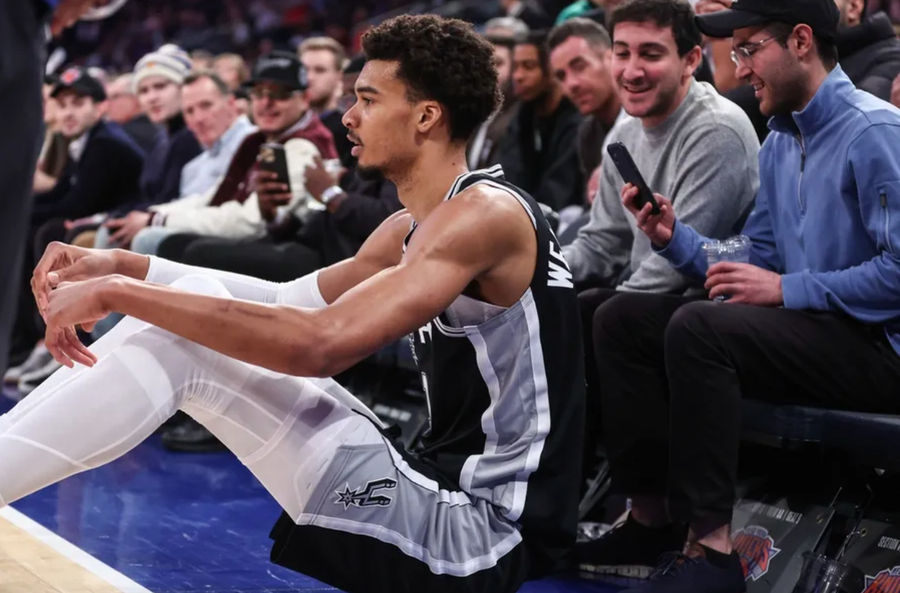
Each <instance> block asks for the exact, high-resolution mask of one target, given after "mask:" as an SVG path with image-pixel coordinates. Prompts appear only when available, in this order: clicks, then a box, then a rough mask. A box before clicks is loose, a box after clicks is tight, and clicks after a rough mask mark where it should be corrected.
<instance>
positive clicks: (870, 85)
mask: <svg viewBox="0 0 900 593" xmlns="http://www.w3.org/2000/svg"><path fill="white" fill-rule="evenodd" d="M836 2H837V5H838V8H840V10H841V25H842V26H841V28H840V29H838V38H837V48H838V56H839V57H840V63H841V68H843V69H844V72H846V73H847V76H849V77H850V80H852V81H853V84H855V85H856V87H857V88H860V89H862V90H864V91H868V92H870V93H872V94H873V95H875V96H876V97H878V98H879V99H884V100H885V101H887V100H889V99H890V97H891V82H892V81H893V80H894V77H895V76H897V74H898V73H900V40H898V39H897V34H896V33H895V32H894V26H893V24H891V19H890V17H888V15H887V14H885V13H883V12H877V13H875V14H873V15H871V16H868V17H867V16H865V8H866V7H865V4H864V3H863V0H836Z"/></svg>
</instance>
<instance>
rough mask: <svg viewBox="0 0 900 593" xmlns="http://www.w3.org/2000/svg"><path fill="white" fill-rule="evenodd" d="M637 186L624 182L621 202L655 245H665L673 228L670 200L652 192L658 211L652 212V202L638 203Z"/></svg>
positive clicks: (673, 211)
mask: <svg viewBox="0 0 900 593" xmlns="http://www.w3.org/2000/svg"><path fill="white" fill-rule="evenodd" d="M639 194H640V192H639V191H638V188H637V187H636V186H635V185H633V184H631V183H626V184H625V186H624V187H622V204H623V205H624V206H625V209H626V210H628V211H629V212H631V214H633V215H634V218H635V220H636V221H637V225H638V228H639V229H641V231H643V233H644V234H645V235H647V237H648V238H649V239H650V242H651V243H653V244H654V245H656V246H657V247H665V246H666V245H668V244H669V241H671V240H672V231H673V229H674V228H675V210H674V209H673V208H672V202H671V201H670V200H669V199H668V198H664V197H663V196H661V195H659V194H653V197H654V198H656V203H657V204H659V213H658V214H653V204H652V203H650V202H646V203H644V204H643V206H641V205H639Z"/></svg>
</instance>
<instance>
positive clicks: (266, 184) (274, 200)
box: [253, 170, 293, 222]
mask: <svg viewBox="0 0 900 593" xmlns="http://www.w3.org/2000/svg"><path fill="white" fill-rule="evenodd" d="M253 191H255V192H256V199H257V202H258V204H259V214H260V216H262V218H263V220H266V221H269V222H272V221H273V220H275V212H276V210H277V209H278V207H279V206H284V205H286V204H288V203H290V201H291V198H293V195H292V194H291V188H290V187H288V185H287V184H286V183H281V182H279V181H278V173H275V172H274V171H262V170H260V171H257V173H256V175H255V177H254V179H253Z"/></svg>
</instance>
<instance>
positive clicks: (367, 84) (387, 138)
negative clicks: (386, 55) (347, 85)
mask: <svg viewBox="0 0 900 593" xmlns="http://www.w3.org/2000/svg"><path fill="white" fill-rule="evenodd" d="M397 67H398V64H397V62H391V61H385V60H369V61H368V62H366V65H365V66H364V67H363V70H362V72H360V74H359V78H358V79H357V80H356V103H354V104H353V106H352V107H351V108H350V109H349V110H347V112H346V113H345V114H344V118H343V123H344V125H345V126H347V129H348V130H349V133H348V134H347V137H348V138H349V139H350V141H351V142H353V144H354V145H355V146H354V147H353V151H352V153H353V156H354V157H356V159H357V162H358V164H359V167H360V168H361V169H363V170H365V169H368V170H378V171H381V172H382V173H384V174H385V175H386V176H390V174H391V172H392V171H402V170H404V169H405V168H406V167H407V165H408V164H409V163H411V162H412V161H413V160H414V159H415V156H416V154H417V152H418V147H417V144H416V125H415V124H416V118H417V111H416V105H417V103H416V102H414V101H411V100H410V98H409V92H408V91H409V89H408V87H407V85H406V83H405V82H403V81H402V80H400V79H399V78H397Z"/></svg>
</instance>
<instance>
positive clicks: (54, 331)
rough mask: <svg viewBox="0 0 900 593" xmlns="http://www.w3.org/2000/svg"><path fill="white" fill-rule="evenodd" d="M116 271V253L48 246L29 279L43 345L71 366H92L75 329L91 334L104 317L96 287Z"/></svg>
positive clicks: (91, 355)
mask: <svg viewBox="0 0 900 593" xmlns="http://www.w3.org/2000/svg"><path fill="white" fill-rule="evenodd" d="M115 272H116V261H115V252H114V251H110V250H100V249H86V248H83V247H75V246H74V245H66V244H64V243H59V242H54V243H51V244H50V245H49V246H48V247H47V249H46V251H45V252H44V255H43V257H41V261H39V262H38V265H37V266H36V267H35V269H34V273H33V274H32V277H31V290H32V292H33V293H34V299H35V302H36V303H37V306H38V310H39V311H40V313H41V317H43V319H44V322H45V323H46V324H47V331H46V336H45V346H46V347H47V350H49V351H50V353H51V354H53V357H54V358H55V359H56V360H57V361H58V362H60V363H61V364H64V365H65V366H68V367H71V366H73V364H74V363H76V362H77V363H80V364H84V365H87V366H92V365H93V364H94V363H95V362H96V361H97V357H96V356H94V354H93V353H92V352H91V351H90V350H88V349H87V347H86V346H85V345H84V344H82V343H81V341H80V340H79V339H78V335H77V333H76V332H75V326H76V325H81V326H82V327H83V328H84V329H86V330H88V331H90V329H92V328H93V326H94V323H96V322H97V321H98V320H100V319H102V318H103V317H105V316H106V315H107V314H108V313H109V312H108V311H104V310H103V308H102V305H101V302H100V298H99V290H98V289H99V288H100V286H99V284H100V283H102V282H105V281H106V280H107V279H108V278H109V277H110V275H112V274H114V273H115Z"/></svg>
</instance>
